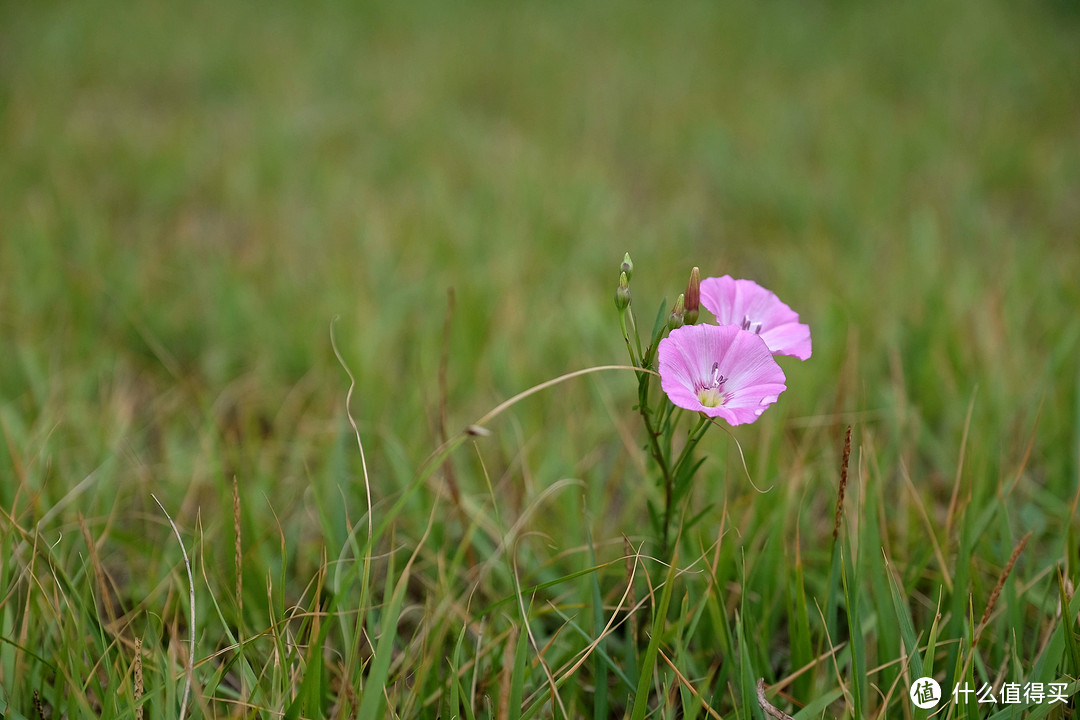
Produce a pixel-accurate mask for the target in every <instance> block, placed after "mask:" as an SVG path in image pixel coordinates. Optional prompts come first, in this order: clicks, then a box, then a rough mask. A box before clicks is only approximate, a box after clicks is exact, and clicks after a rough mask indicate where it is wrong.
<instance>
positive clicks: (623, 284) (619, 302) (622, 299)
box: [615, 272, 630, 312]
mask: <svg viewBox="0 0 1080 720" xmlns="http://www.w3.org/2000/svg"><path fill="white" fill-rule="evenodd" d="M629 306H630V278H628V277H627V276H626V273H625V272H624V273H622V274H621V275H619V287H617V288H615V307H617V308H618V309H619V312H622V311H623V310H625V309H626V308H628V307H629Z"/></svg>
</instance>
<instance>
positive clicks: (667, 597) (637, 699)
mask: <svg viewBox="0 0 1080 720" xmlns="http://www.w3.org/2000/svg"><path fill="white" fill-rule="evenodd" d="M677 574H678V552H676V553H675V556H674V557H673V558H672V559H671V566H670V568H669V569H668V573H667V577H666V579H665V580H664V587H663V589H662V590H661V591H660V604H659V605H658V606H657V607H656V608H655V613H654V614H653V624H652V634H651V636H650V637H649V646H648V648H646V650H645V655H644V656H643V657H642V659H641V670H640V674H639V675H638V684H637V691H636V692H635V693H634V707H633V710H632V711H631V713H630V720H642V719H643V718H644V717H645V713H646V712H647V711H648V708H649V695H650V692H649V690H650V686H651V685H652V677H653V670H654V668H655V667H656V657H657V652H658V650H659V649H660V638H661V637H662V635H663V632H664V626H665V625H666V624H667V611H668V604H669V603H670V602H671V592H672V589H673V588H674V586H675V577H676V576H677Z"/></svg>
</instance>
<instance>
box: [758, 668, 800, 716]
mask: <svg viewBox="0 0 1080 720" xmlns="http://www.w3.org/2000/svg"><path fill="white" fill-rule="evenodd" d="M757 701H758V705H760V706H761V711H762V712H764V713H765V714H766V715H768V716H769V717H771V718H776V720H795V718H793V717H791V716H790V715H788V714H787V713H786V712H784V711H783V710H778V709H777V708H775V707H774V706H773V704H772V703H770V702H769V701H768V699H767V698H766V697H765V678H758V681H757Z"/></svg>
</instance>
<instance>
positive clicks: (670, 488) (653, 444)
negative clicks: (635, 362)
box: [638, 373, 675, 556]
mask: <svg viewBox="0 0 1080 720" xmlns="http://www.w3.org/2000/svg"><path fill="white" fill-rule="evenodd" d="M651 378H652V376H651V375H649V374H646V373H642V375H641V379H640V380H639V381H638V412H640V413H641V419H642V421H643V422H644V423H645V431H646V432H647V433H648V435H649V452H650V454H651V455H652V458H653V460H655V461H656V464H657V466H658V467H659V468H660V475H661V476H662V477H663V481H664V498H665V500H664V508H665V509H664V526H663V530H662V537H663V540H662V542H661V550H662V553H663V555H665V556H666V555H667V543H668V528H667V523H668V518H669V517H670V515H671V510H670V508H671V497H672V493H673V492H674V487H675V477H674V475H672V473H671V465H670V464H669V463H668V459H667V457H666V456H665V455H664V451H663V449H662V448H661V447H660V432H659V431H658V430H657V429H656V426H654V425H653V421H652V411H651V409H650V408H649V402H648V400H649V380H650V379H651Z"/></svg>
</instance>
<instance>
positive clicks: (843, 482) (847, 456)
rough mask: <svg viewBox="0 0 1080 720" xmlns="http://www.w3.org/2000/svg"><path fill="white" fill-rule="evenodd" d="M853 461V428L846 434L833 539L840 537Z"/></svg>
mask: <svg viewBox="0 0 1080 720" xmlns="http://www.w3.org/2000/svg"><path fill="white" fill-rule="evenodd" d="M850 460H851V426H850V425H848V426H847V432H846V433H844V457H843V460H841V461H840V489H839V490H838V491H837V493H836V517H835V518H834V520H833V530H832V538H833V540H836V538H837V537H838V536H839V535H840V518H841V517H843V515H844V493H845V492H846V491H847V476H848V462H849V461H850Z"/></svg>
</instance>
